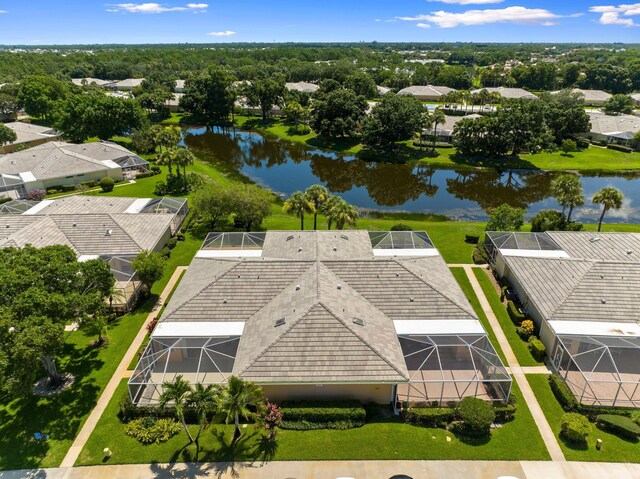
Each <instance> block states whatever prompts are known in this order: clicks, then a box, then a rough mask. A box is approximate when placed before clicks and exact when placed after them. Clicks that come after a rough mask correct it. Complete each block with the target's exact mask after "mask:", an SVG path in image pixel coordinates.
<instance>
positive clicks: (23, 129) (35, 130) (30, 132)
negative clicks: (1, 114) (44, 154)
mask: <svg viewBox="0 0 640 479" xmlns="http://www.w3.org/2000/svg"><path fill="white" fill-rule="evenodd" d="M3 125H4V126H6V127H7V128H9V129H11V130H13V131H14V132H15V134H16V136H17V139H16V141H13V142H11V143H8V144H9V145H19V144H25V143H32V142H36V141H49V140H51V139H55V138H57V137H58V136H59V133H58V132H57V131H55V130H54V129H53V128H51V127H48V126H40V125H35V124H33V123H24V122H21V121H13V122H10V123H3Z"/></svg>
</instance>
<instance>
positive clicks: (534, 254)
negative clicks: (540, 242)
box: [500, 249, 571, 258]
mask: <svg viewBox="0 0 640 479" xmlns="http://www.w3.org/2000/svg"><path fill="white" fill-rule="evenodd" d="M500 254H502V256H523V257H525V258H570V257H571V256H569V255H568V254H567V253H566V251H562V250H538V249H501V250H500Z"/></svg>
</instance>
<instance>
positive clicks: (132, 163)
mask: <svg viewBox="0 0 640 479" xmlns="http://www.w3.org/2000/svg"><path fill="white" fill-rule="evenodd" d="M148 167H149V163H148V162H147V161H146V160H143V159H142V158H140V157H139V156H137V155H136V154H134V153H132V152H131V151H129V150H127V149H126V148H124V147H123V146H120V145H117V144H115V143H111V142H108V141H101V142H95V143H83V144H79V145H76V144H72V143H65V142H60V141H51V142H48V143H44V144H42V145H37V146H34V147H32V148H29V149H28V150H23V151H18V152H15V153H11V154H8V155H4V156H0V196H10V197H12V198H21V197H23V196H24V195H26V194H27V193H28V192H29V191H33V190H46V189H48V188H55V187H57V186H67V185H77V184H80V183H83V182H86V181H91V180H100V179H102V178H104V177H105V176H109V177H111V178H113V179H114V180H122V179H124V178H130V177H135V175H136V173H137V172H138V171H147V170H148Z"/></svg>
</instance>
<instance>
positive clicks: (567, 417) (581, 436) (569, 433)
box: [560, 412, 593, 444]
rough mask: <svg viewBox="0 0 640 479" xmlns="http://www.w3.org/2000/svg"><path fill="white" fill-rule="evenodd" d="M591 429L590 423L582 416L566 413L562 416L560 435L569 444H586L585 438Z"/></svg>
mask: <svg viewBox="0 0 640 479" xmlns="http://www.w3.org/2000/svg"><path fill="white" fill-rule="evenodd" d="M592 429H593V428H592V426H591V423H590V422H589V420H588V419H587V418H586V417H585V416H583V415H582V414H578V413H575V412H566V413H564V414H563V415H562V424H561V426H560V435H561V436H563V437H564V438H565V439H566V440H567V441H569V442H573V443H576V444H581V443H585V442H587V436H588V435H589V434H590V433H591V430H592Z"/></svg>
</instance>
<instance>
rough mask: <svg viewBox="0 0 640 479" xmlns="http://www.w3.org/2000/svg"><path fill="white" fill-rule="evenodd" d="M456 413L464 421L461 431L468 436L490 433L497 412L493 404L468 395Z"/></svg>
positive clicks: (457, 407) (458, 406)
mask: <svg viewBox="0 0 640 479" xmlns="http://www.w3.org/2000/svg"><path fill="white" fill-rule="evenodd" d="M456 415H457V416H458V417H459V418H460V420H461V421H462V424H461V426H460V428H459V432H460V433H462V434H463V435H466V436H473V437H477V436H485V435H487V434H489V429H490V427H491V424H492V423H493V421H495V419H496V413H495V411H494V410H493V407H492V406H491V404H489V403H487V402H486V401H483V400H482V399H478V398H476V397H472V396H468V397H466V398H464V399H463V400H462V401H460V402H459V403H458V405H457V406H456Z"/></svg>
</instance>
